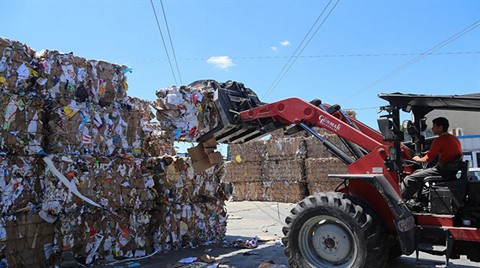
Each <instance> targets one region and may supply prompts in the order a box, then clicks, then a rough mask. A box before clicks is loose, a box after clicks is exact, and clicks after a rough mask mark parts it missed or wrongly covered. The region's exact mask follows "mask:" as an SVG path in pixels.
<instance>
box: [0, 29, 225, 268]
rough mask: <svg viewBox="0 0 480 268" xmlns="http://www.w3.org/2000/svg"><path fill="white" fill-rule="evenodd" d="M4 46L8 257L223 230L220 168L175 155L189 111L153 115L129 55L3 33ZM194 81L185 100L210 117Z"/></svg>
mask: <svg viewBox="0 0 480 268" xmlns="http://www.w3.org/2000/svg"><path fill="white" fill-rule="evenodd" d="M0 56H2V58H1V60H0V87H1V90H2V92H1V95H0V101H1V103H2V104H3V105H2V108H0V110H1V112H2V114H1V115H2V116H1V117H0V123H1V129H0V169H1V171H2V172H1V174H0V190H1V191H0V212H1V213H2V217H1V219H0V249H2V250H1V251H0V260H1V261H2V262H8V264H9V265H10V266H12V267H24V266H31V267H33V266H36V267H44V266H47V265H58V264H60V263H61V262H62V261H65V258H64V257H65V256H68V255H70V256H72V257H73V258H74V260H73V261H76V262H80V263H83V264H88V265H90V264H93V263H102V262H109V261H112V260H114V259H119V258H129V257H141V256H145V255H146V254H149V253H152V252H153V251H154V250H162V251H167V250H170V249H174V248H178V247H179V246H195V245H198V244H200V243H203V242H206V241H212V240H221V239H223V236H224V234H225V224H226V221H225V209H224V200H225V197H224V196H223V195H222V192H221V191H220V190H219V189H220V177H221V176H220V174H222V172H223V171H222V170H220V169H211V170H209V171H208V172H204V173H202V174H194V173H193V171H192V168H191V163H190V160H189V159H182V158H176V157H172V156H170V155H174V154H175V150H174V144H173V143H174V140H175V134H176V131H180V132H182V131H183V132H185V131H189V132H191V133H192V134H194V135H195V132H194V131H192V129H191V128H190V129H181V128H180V127H179V125H181V124H182V123H184V122H185V121H184V119H185V113H184V112H180V113H176V114H173V115H171V116H170V117H168V118H164V120H163V121H162V120H159V122H156V123H152V122H150V121H151V120H152V119H153V117H154V115H153V113H152V112H151V109H150V107H151V103H150V102H148V101H144V100H140V99H137V98H133V97H130V96H127V94H126V91H127V89H128V85H127V82H126V73H127V72H128V71H129V70H130V69H129V68H127V67H126V66H121V65H116V64H111V63H107V62H104V61H94V60H86V59H84V58H81V57H78V56H75V55H73V54H71V53H60V52H58V51H52V50H49V51H42V52H39V53H36V54H35V52H34V51H33V50H32V49H30V48H28V47H27V46H25V45H22V44H20V43H18V42H15V41H10V40H7V39H1V38H0ZM198 92H199V93H198V94H197V95H195V97H192V95H191V94H190V95H189V98H185V99H179V100H178V101H179V102H178V103H177V107H180V108H182V109H183V107H189V105H190V104H194V107H201V111H202V112H200V113H199V112H195V113H196V114H201V116H202V117H203V116H207V117H208V118H210V116H209V115H205V112H204V111H208V110H209V108H208V107H207V106H208V101H207V98H205V100H204V101H203V102H202V99H203V95H201V92H200V91H198ZM199 94H200V95H199ZM198 102H200V103H205V105H206V106H205V107H203V106H196V104H197V103H198ZM167 104H168V102H167ZM197 110H198V109H197ZM198 111H200V110H198ZM177 121H178V122H180V123H176V122H177ZM211 122H213V121H211ZM170 125H176V126H177V127H176V128H170V127H168V126H170ZM197 129H199V132H198V133H200V132H201V131H202V129H201V128H199V127H198V126H197ZM198 133H197V134H198ZM177 138H178V137H177ZM177 219H181V222H184V224H180V225H179V224H178V223H179V222H178V221H177ZM170 221H172V223H170ZM174 238H175V239H174ZM2 243H3V244H5V247H4V246H3V245H2ZM64 253H68V254H66V255H65V254H64ZM3 258H5V259H3ZM62 258H63V259H62ZM67 258H68V257H67ZM70 261H72V260H70Z"/></svg>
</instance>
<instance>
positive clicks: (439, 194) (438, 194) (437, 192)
mask: <svg viewBox="0 0 480 268" xmlns="http://www.w3.org/2000/svg"><path fill="white" fill-rule="evenodd" d="M457 163H458V166H457V167H458V168H457V170H459V171H460V177H459V178H457V176H455V175H454V176H448V177H445V176H429V177H426V178H425V179H424V183H425V185H428V186H427V187H428V201H429V203H430V212H431V213H433V214H449V215H455V213H456V212H457V211H458V209H459V208H460V207H461V206H463V204H464V202H465V196H466V194H467V183H468V167H469V162H468V161H462V160H461V159H459V160H458V161H457ZM427 183H428V184H427Z"/></svg>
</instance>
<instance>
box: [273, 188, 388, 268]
mask: <svg viewBox="0 0 480 268" xmlns="http://www.w3.org/2000/svg"><path fill="white" fill-rule="evenodd" d="M290 213H291V214H290V215H289V216H288V217H287V218H286V219H285V222H286V223H287V225H286V226H285V227H284V228H283V234H284V237H283V239H282V242H283V244H284V246H285V250H284V253H285V255H286V256H287V257H288V263H289V265H290V267H293V268H296V267H298V268H307V267H315V268H317V267H342V268H343V267H355V268H360V267H367V268H378V267H384V266H385V264H386V261H387V258H388V236H387V235H386V234H385V231H384V228H383V224H382V223H381V221H380V220H379V219H378V217H377V216H376V215H375V214H374V213H373V211H372V210H371V209H369V207H368V206H367V205H366V203H365V202H363V201H362V200H360V199H358V198H355V197H352V196H349V195H345V194H342V193H335V192H332V193H317V194H314V195H311V196H309V197H307V198H305V199H303V200H302V201H300V202H299V203H298V204H297V205H296V206H295V207H294V208H293V209H292V210H291V212H290ZM317 219H319V221H318V222H317ZM325 223H328V224H325ZM312 224H313V225H316V226H318V227H315V228H316V229H315V231H316V230H319V231H318V234H317V236H322V238H321V239H320V237H317V240H316V241H314V239H313V238H314V237H315V233H316V232H313V230H312V231H311V230H310V228H311V225H312ZM323 225H326V226H327V225H328V226H329V225H332V226H334V227H333V228H337V227H338V230H341V231H340V232H339V234H343V233H342V232H345V234H347V235H346V236H343V238H342V237H341V238H338V237H337V238H335V237H333V236H332V237H333V238H334V239H337V240H339V241H340V240H342V239H343V240H342V241H347V242H346V243H345V242H342V244H340V243H337V242H336V241H335V243H332V239H330V241H327V240H328V239H329V238H330V236H329V235H327V237H328V238H327V239H325V237H323V235H325V234H329V233H328V232H327V231H325V230H327V229H328V228H325V229H323V228H324V227H323ZM335 225H337V227H335ZM328 226H327V227H328ZM312 229H313V228H312ZM333 230H337V229H333ZM302 236H303V237H308V238H309V239H308V241H305V240H302V241H300V238H301V237H302ZM337 236H338V235H337ZM344 237H350V239H345V238H344ZM322 239H324V240H323V243H322ZM314 245H316V246H317V249H315V248H314ZM332 245H335V247H334V248H332ZM342 245H347V246H346V247H344V246H342ZM337 246H338V248H339V249H337ZM319 247H322V248H323V250H322V249H320V252H319V249H318V248H319ZM342 247H343V249H342ZM302 248H303V249H302ZM305 248H306V249H305ZM345 249H347V250H346V252H349V253H348V254H345V253H344V251H345ZM327 250H330V251H331V250H333V251H335V254H331V253H330V252H326V251H327ZM336 250H338V252H341V253H339V254H338V255H341V256H342V257H341V260H340V261H331V260H327V259H325V258H323V257H322V256H320V255H321V254H323V255H324V256H325V257H326V258H332V256H335V257H334V258H337V257H336V256H337V255H336V254H337V253H338V252H337V251H336ZM325 252H326V253H325ZM342 254H343V255H342Z"/></svg>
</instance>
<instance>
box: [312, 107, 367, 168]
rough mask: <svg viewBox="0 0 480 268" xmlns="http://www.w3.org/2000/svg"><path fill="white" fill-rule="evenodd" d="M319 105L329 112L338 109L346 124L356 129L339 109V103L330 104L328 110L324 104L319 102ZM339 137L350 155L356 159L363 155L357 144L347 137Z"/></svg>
mask: <svg viewBox="0 0 480 268" xmlns="http://www.w3.org/2000/svg"><path fill="white" fill-rule="evenodd" d="M319 107H320V108H321V109H323V110H324V111H325V112H327V113H329V114H333V113H334V112H336V111H339V112H340V113H341V114H342V116H343V117H344V118H345V120H346V121H347V124H349V125H350V126H351V127H353V128H355V129H357V130H358V127H357V126H356V125H355V124H354V123H353V122H352V120H350V118H349V117H348V116H347V115H346V114H345V112H344V111H343V110H342V109H341V107H340V105H338V104H336V105H332V106H330V109H328V110H327V109H326V108H325V106H323V104H320V105H319ZM339 138H340V140H341V141H342V142H343V144H344V145H345V146H346V147H347V148H348V151H350V153H351V154H352V155H354V156H355V157H356V158H357V159H359V158H361V157H363V156H365V154H364V153H363V152H362V151H361V150H360V148H359V147H358V145H356V144H355V143H353V142H351V141H349V140H347V139H344V138H342V137H339Z"/></svg>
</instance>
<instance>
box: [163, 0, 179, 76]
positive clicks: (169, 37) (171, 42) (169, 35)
mask: <svg viewBox="0 0 480 268" xmlns="http://www.w3.org/2000/svg"><path fill="white" fill-rule="evenodd" d="M160 4H161V6H162V12H163V18H164V20H165V26H166V28H167V33H168V39H169V40H170V47H171V48H172V54H173V60H174V61H175V66H176V67H177V74H178V78H179V80H180V84H183V82H182V76H181V75H180V69H179V68H178V61H177V55H176V54H175V49H174V48H173V41H172V35H171V34H170V27H168V22H167V15H166V14H165V8H164V7H163V0H160Z"/></svg>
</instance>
